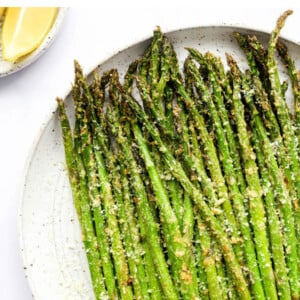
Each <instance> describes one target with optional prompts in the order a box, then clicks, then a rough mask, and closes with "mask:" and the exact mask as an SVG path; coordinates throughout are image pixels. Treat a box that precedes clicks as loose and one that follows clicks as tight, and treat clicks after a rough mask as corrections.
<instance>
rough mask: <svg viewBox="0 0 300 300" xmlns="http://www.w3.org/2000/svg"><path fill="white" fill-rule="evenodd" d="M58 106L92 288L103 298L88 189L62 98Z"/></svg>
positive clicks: (103, 289)
mask: <svg viewBox="0 0 300 300" xmlns="http://www.w3.org/2000/svg"><path fill="white" fill-rule="evenodd" d="M57 103H58V108H59V118H60V122H61V128H62V135H63V142H64V147H65V155H66V163H67V168H68V175H69V179H70V184H71V189H72V194H73V197H74V204H75V208H76V210H77V214H78V217H79V220H80V225H81V230H82V240H83V244H84V246H85V252H86V255H87V259H88V264H89V270H90V274H91V278H92V283H93V289H94V293H95V296H96V299H103V297H106V295H107V292H106V289H105V284H104V280H103V275H102V271H101V268H100V257H99V253H98V250H97V247H95V245H97V238H96V236H95V232H94V228H93V221H92V216H91V213H90V209H89V199H88V189H87V186H86V182H85V178H82V176H80V173H79V172H78V171H83V166H82V162H80V161H79V160H78V158H77V156H76V154H75V151H74V146H73V138H72V131H71V127H70V123H69V120H68V117H67V114H66V111H65V107H64V103H63V101H62V99H59V98H58V99H57Z"/></svg>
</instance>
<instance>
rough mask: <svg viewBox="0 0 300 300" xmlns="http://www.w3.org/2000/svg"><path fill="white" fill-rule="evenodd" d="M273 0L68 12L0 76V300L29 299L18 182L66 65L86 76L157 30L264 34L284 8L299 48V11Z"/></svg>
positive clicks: (61, 87)
mask: <svg viewBox="0 0 300 300" xmlns="http://www.w3.org/2000/svg"><path fill="white" fill-rule="evenodd" d="M162 1H163V0H162ZM206 2H207V1H206ZM250 2H251V3H250V4H252V3H253V4H254V2H253V1H250ZM260 2H263V0H261V1H260ZM272 2H273V1H272ZM274 2H276V1H274ZM274 2H273V5H270V6H269V7H266V6H267V5H264V7H260V6H258V4H259V1H258V3H256V4H257V5H252V8H251V7H246V8H243V9H242V8H237V7H236V6H231V7H230V5H228V7H227V8H226V7H225V5H224V3H223V5H222V6H221V7H220V6H219V7H218V8H213V5H210V7H202V8H196V7H191V6H190V8H187V7H174V6H173V8H167V7H163V8H161V7H160V8H159V6H158V4H157V5H156V7H154V6H153V7H148V8H142V7H138V6H136V8H135V9H133V8H132V6H130V5H128V6H127V8H126V6H125V5H122V7H119V8H114V9H113V8H112V6H113V5H111V7H110V9H109V8H107V9H104V8H88V9H87V8H80V7H77V8H70V9H69V11H68V14H67V16H66V19H65V22H64V24H63V27H62V28H61V31H60V33H59V35H58V36H57V38H56V40H55V41H54V43H53V45H52V46H51V47H50V48H49V50H48V51H47V52H46V53H45V54H44V55H43V56H42V57H41V58H40V59H39V60H38V61H36V62H35V63H34V64H32V65H31V66H29V67H27V68H26V69H24V70H22V71H20V72H18V73H15V74H13V75H10V76H8V77H5V78H0V137H1V138H2V142H1V147H0V190H1V197H0V205H1V208H0V237H1V242H0V299H5V300H19V299H20V300H29V299H32V295H31V292H30V288H29V286H28V283H27V281H26V279H25V274H24V270H23V265H22V259H21V255H20V248H19V241H18V234H19V232H18V230H19V228H18V214H19V212H18V208H19V204H20V201H21V193H22V178H23V176H24V168H25V164H26V161H27V160H28V155H29V152H30V149H31V148H32V147H33V146H32V145H33V144H34V141H35V140H36V139H37V137H38V135H39V133H40V132H41V130H42V128H43V125H44V124H45V123H46V122H47V119H48V118H49V117H50V114H51V112H52V111H53V110H54V109H55V98H56V96H64V95H65V93H66V92H67V90H68V89H69V88H70V86H71V82H72V79H73V59H75V58H76V59H77V60H78V61H79V62H80V63H81V65H82V66H83V68H84V70H85V71H86V72H88V71H89V70H91V69H92V67H94V66H96V65H97V64H98V63H99V62H100V61H101V60H103V59H104V58H107V57H109V56H110V55H111V54H112V53H114V52H116V51H117V50H120V49H123V48H124V47H125V46H127V45H130V44H132V43H133V42H135V41H139V40H141V39H143V38H144V37H149V36H150V35H151V34H152V30H153V29H154V28H155V26H156V25H160V26H161V28H162V30H163V31H167V30H170V29H176V28H181V27H192V26H199V25H212V24H244V25H247V26H248V27H254V28H263V29H264V30H267V31H271V30H272V28H273V26H274V24H275V20H276V19H277V17H278V16H279V15H280V13H281V12H283V11H284V10H285V9H288V8H293V9H294V14H293V15H292V16H291V17H290V18H289V19H288V21H287V23H286V26H285V28H284V29H283V34H284V35H285V36H286V37H288V38H291V39H293V40H295V41H297V42H299V41H300V33H299V28H300V8H299V7H298V8H297V7H295V6H293V2H296V1H285V3H284V4H280V5H277V6H274ZM280 2H281V1H280ZM226 3H227V2H226ZM265 4H266V3H265ZM254 7H259V8H256V9H255V8H254ZM36 188H37V189H38V188H39V187H38V186H37V187H36ZM51 300H52V299H51Z"/></svg>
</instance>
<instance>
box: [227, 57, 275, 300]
mask: <svg viewBox="0 0 300 300" xmlns="http://www.w3.org/2000/svg"><path fill="white" fill-rule="evenodd" d="M227 61H228V64H229V66H230V68H231V72H232V77H233V78H232V80H233V96H232V105H233V110H232V114H233V117H234V119H235V122H236V124H237V130H238V137H239V141H240V144H241V149H242V154H241V155H242V158H243V162H244V168H245V177H246V180H247V183H248V190H247V196H248V199H249V203H250V205H251V210H250V213H251V219H252V228H253V231H254V236H255V245H256V249H257V255H258V257H257V258H258V262H259V267H260V271H261V276H262V280H263V285H264V290H265V294H266V297H270V299H277V292H276V285H275V278H274V274H273V270H272V262H271V257H270V252H269V241H268V238H267V231H266V221H265V209H264V205H263V201H262V190H261V186H260V179H259V174H258V172H257V165H256V161H255V160H256V156H255V153H254V151H253V149H252V147H251V143H250V139H249V136H248V133H247V124H246V122H245V118H244V107H243V104H242V102H241V98H240V97H241V94H240V92H241V91H240V85H241V78H240V71H239V70H238V67H237V65H236V63H235V61H234V60H233V58H232V57H231V56H230V55H228V54H227ZM246 96H247V95H246Z"/></svg>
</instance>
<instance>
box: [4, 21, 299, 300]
mask: <svg viewBox="0 0 300 300" xmlns="http://www.w3.org/2000/svg"><path fill="white" fill-rule="evenodd" d="M202 28H203V29H208V28H214V29H218V28H221V29H226V28H228V29H236V30H239V29H240V30H244V31H247V30H249V31H254V32H257V33H260V34H268V35H270V34H271V31H268V30H265V29H261V28H258V27H253V26H248V25H246V24H241V23H237V24H235V23H228V24H227V23H214V24H211V25H209V24H207V25H199V26H185V27H180V28H176V26H175V27H174V28H169V29H168V30H166V31H165V30H163V34H166V35H168V34H173V33H175V32H177V31H184V30H195V29H202ZM151 37H152V31H150V32H148V33H147V34H145V35H143V37H141V38H138V39H134V40H133V41H132V42H131V43H128V44H126V45H124V46H123V47H122V48H121V49H113V50H112V51H109V52H108V53H107V54H106V55H104V56H103V57H102V58H100V59H99V61H98V63H97V64H95V65H94V66H92V67H89V68H88V69H87V70H84V69H83V73H84V76H88V75H90V74H91V73H92V72H93V70H95V69H96V68H97V67H99V66H101V65H102V64H104V63H105V62H106V61H108V60H109V59H110V58H112V57H113V56H115V55H117V54H118V53H120V52H123V51H125V50H126V49H129V48H131V47H134V46H136V45H138V44H139V43H143V42H146V41H148V40H149V39H151ZM280 39H281V40H284V41H287V42H289V43H291V44H294V45H296V46H298V47H300V41H296V40H295V39H293V38H290V37H287V36H286V35H284V34H282V35H280ZM0 77H1V76H0ZM70 92H71V87H70V86H69V87H66V89H65V91H64V92H63V93H62V94H63V96H61V98H62V99H63V100H64V101H65V99H66V98H67V97H68V96H69V95H70ZM56 111H57V104H56V102H55V101H54V103H53V105H52V106H51V107H50V111H49V113H48V114H46V116H45V118H44V121H43V122H42V124H41V126H40V127H39V128H38V129H37V132H36V134H35V137H34V138H33V141H32V144H31V146H30V147H29V151H28V152H27V155H26V159H25V162H24V165H23V169H22V173H21V181H20V186H19V192H18V194H19V195H20V196H19V197H20V198H19V203H18V211H17V218H18V220H17V231H18V234H17V237H18V245H19V250H20V255H21V260H22V266H23V270H24V275H25V278H26V281H27V283H28V286H29V289H30V291H31V293H32V296H33V298H35V290H33V286H34V280H33V279H32V278H31V277H32V276H31V275H30V272H29V271H28V268H27V269H26V268H25V267H26V263H27V261H26V253H25V251H24V236H23V231H22V223H23V213H22V211H23V205H24V196H25V190H26V182H27V180H26V179H27V177H28V174H29V170H30V165H31V161H32V157H33V155H34V153H35V151H36V149H37V147H38V144H39V142H40V140H41V138H42V135H43V133H44V131H45V129H46V128H47V126H48V125H49V123H50V121H51V119H52V117H53V115H54V114H55V113H56Z"/></svg>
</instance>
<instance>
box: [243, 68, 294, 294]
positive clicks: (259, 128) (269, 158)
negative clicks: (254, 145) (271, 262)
mask: <svg viewBox="0 0 300 300" xmlns="http://www.w3.org/2000/svg"><path fill="white" fill-rule="evenodd" d="M248 76H249V75H248ZM246 80H247V73H246V78H245V79H244V80H243V86H244V91H245V101H246V103H247V104H248V106H249V108H250V110H251V115H252V118H253V122H254V124H253V127H254V126H255V127H254V128H255V129H256V132H257V133H256V134H257V136H258V139H259V141H260V142H261V143H262V144H263V145H262V151H263V152H264V156H265V163H266V164H267V165H268V169H269V172H270V178H271V179H272V184H273V185H274V189H275V192H276V196H277V198H278V201H279V203H280V207H281V210H282V217H283V222H284V227H285V234H284V236H285V238H286V244H287V245H289V246H286V247H288V248H286V261H287V267H288V270H289V271H288V275H289V280H290V286H291V292H292V295H294V293H296V292H297V285H298V284H297V282H298V275H297V261H298V259H297V248H296V234H295V225H294V218H293V212H292V204H291V199H290V197H289V194H288V190H287V189H286V188H285V180H284V176H283V172H282V170H281V169H280V168H279V167H278V164H277V162H276V159H275V157H274V154H273V151H272V147H271V145H270V142H269V140H268V137H267V134H266V132H265V129H264V127H263V124H262V122H261V120H260V118H259V115H258V112H257V110H256V108H255V106H254V105H253V102H252V101H253V99H252V95H251V92H250V86H249V84H248V83H247V81H246ZM248 80H249V78H248ZM274 229H275V228H274ZM271 234H272V232H271ZM275 234H276V233H275ZM273 256H276V258H277V260H275V267H277V273H281V274H282V276H281V277H280V278H281V279H282V280H280V282H279V289H280V290H281V291H282V294H283V295H285V296H286V299H288V295H286V294H285V291H286V288H287V286H288V283H287V282H286V280H287V276H286V275H284V273H286V270H285V262H284V260H283V261H282V256H283V255H282V254H281V253H278V254H277V253H273ZM280 259H281V260H280ZM280 285H282V286H280ZM293 297H294V296H293Z"/></svg>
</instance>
